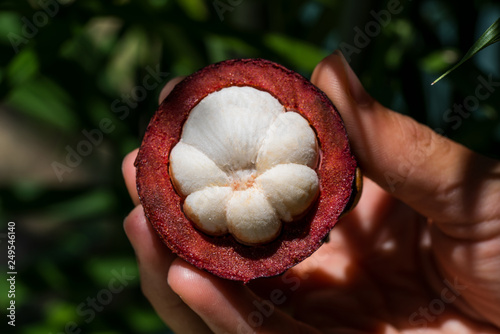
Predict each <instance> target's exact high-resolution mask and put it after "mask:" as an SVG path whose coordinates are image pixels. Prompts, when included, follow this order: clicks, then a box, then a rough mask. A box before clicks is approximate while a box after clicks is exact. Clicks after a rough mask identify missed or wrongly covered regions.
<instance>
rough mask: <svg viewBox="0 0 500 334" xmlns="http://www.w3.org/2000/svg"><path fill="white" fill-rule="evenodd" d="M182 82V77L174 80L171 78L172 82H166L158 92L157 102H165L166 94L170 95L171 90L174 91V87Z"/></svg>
mask: <svg viewBox="0 0 500 334" xmlns="http://www.w3.org/2000/svg"><path fill="white" fill-rule="evenodd" d="M182 80H184V77H176V78H173V79H172V80H170V81H169V82H167V84H166V85H165V86H164V87H163V89H162V90H161V92H160V96H159V99H158V102H159V103H162V101H163V100H165V98H166V97H167V96H168V94H170V92H171V91H172V89H174V87H175V85H177V84H178V83H179V82H181V81H182Z"/></svg>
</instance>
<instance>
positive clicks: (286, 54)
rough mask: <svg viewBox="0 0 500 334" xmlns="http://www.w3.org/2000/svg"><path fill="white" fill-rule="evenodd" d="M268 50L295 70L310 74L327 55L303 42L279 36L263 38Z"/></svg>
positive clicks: (271, 35) (323, 51) (273, 35)
mask: <svg viewBox="0 0 500 334" xmlns="http://www.w3.org/2000/svg"><path fill="white" fill-rule="evenodd" d="M264 43H265V44H266V46H267V47H268V48H270V49H271V50H273V51H274V52H276V53H277V54H279V55H280V56H281V57H283V58H284V59H286V60H287V61H288V62H290V64H291V65H292V66H294V67H295V68H296V70H303V71H307V72H312V70H313V69H314V67H315V66H316V64H317V63H319V62H320V61H321V60H322V59H323V58H324V57H326V55H327V53H326V52H325V50H323V49H321V48H319V47H317V46H315V45H312V44H309V43H307V42H305V41H302V40H299V39H295V38H291V37H288V36H284V35H279V34H268V35H266V36H265V37H264Z"/></svg>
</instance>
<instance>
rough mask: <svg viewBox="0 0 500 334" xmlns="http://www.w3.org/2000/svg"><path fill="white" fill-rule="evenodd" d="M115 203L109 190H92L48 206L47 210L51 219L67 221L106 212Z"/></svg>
mask: <svg viewBox="0 0 500 334" xmlns="http://www.w3.org/2000/svg"><path fill="white" fill-rule="evenodd" d="M114 204H115V197H114V196H113V194H112V193H111V192H110V191H106V190H94V191H90V192H88V193H85V194H83V195H81V196H78V197H74V198H71V199H69V200H67V201H65V202H60V203H57V204H54V205H52V206H50V207H49V208H48V209H47V210H48V211H49V212H50V213H51V217H52V219H53V220H57V221H69V220H73V219H76V218H79V219H82V218H87V217H90V216H95V215H97V214H99V213H103V212H106V211H107V210H109V209H110V208H112V207H113V206H114Z"/></svg>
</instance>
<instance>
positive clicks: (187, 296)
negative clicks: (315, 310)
mask: <svg viewBox="0 0 500 334" xmlns="http://www.w3.org/2000/svg"><path fill="white" fill-rule="evenodd" d="M168 282H169V284H170V286H171V287H172V289H173V290H174V291H175V292H176V293H177V294H178V295H179V296H180V297H181V298H182V300H183V301H184V302H185V303H186V304H187V305H189V307H191V309H192V310H194V311H195V312H196V313H197V314H198V315H199V316H200V317H201V318H202V319H203V320H204V321H205V323H206V324H207V325H208V326H209V327H210V329H211V330H212V331H213V332H214V333H238V334H245V333H255V332H259V333H318V332H317V331H315V330H314V329H313V328H311V327H309V326H307V325H305V324H303V323H301V322H297V321H295V320H294V319H292V318H291V317H290V316H288V315H286V314H285V313H283V312H282V311H281V310H279V309H278V306H277V304H282V303H283V302H284V300H283V298H285V299H286V297H285V296H284V294H279V291H278V289H276V290H273V291H274V294H272V295H270V297H269V299H260V298H257V297H256V296H255V295H254V294H253V293H252V292H251V291H250V289H248V288H247V287H246V286H244V285H243V284H241V283H239V282H233V281H228V280H223V279H220V278H217V277H215V276H213V275H211V274H209V273H206V272H204V271H201V270H199V269H196V268H194V267H193V266H191V265H189V264H187V263H186V262H184V261H182V260H180V259H177V260H176V261H174V263H173V264H172V266H171V268H170V272H169V279H168Z"/></svg>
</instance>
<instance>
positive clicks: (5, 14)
mask: <svg viewBox="0 0 500 334" xmlns="http://www.w3.org/2000/svg"><path fill="white" fill-rule="evenodd" d="M21 23H22V21H21V16H20V15H19V14H18V13H15V12H9V11H2V12H0V41H1V42H4V43H10V41H9V35H10V34H11V33H14V34H18V33H19V30H20V29H21Z"/></svg>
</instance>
